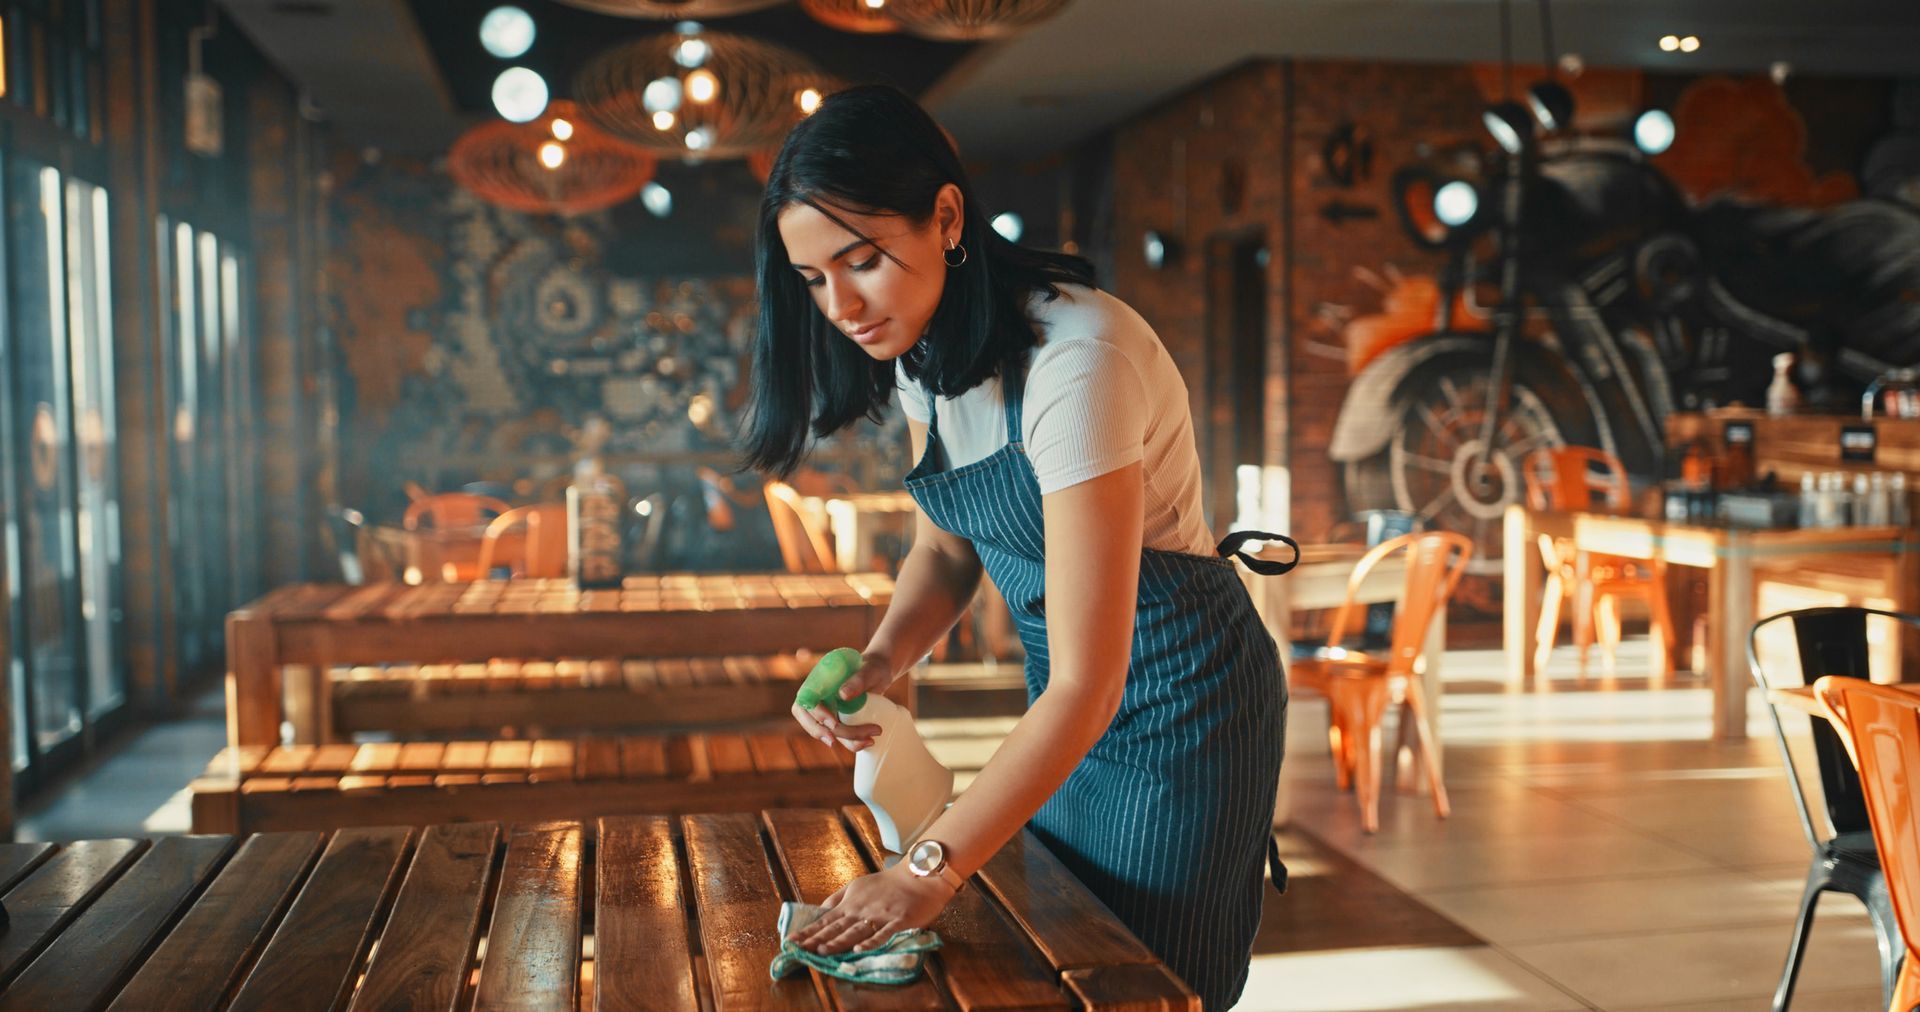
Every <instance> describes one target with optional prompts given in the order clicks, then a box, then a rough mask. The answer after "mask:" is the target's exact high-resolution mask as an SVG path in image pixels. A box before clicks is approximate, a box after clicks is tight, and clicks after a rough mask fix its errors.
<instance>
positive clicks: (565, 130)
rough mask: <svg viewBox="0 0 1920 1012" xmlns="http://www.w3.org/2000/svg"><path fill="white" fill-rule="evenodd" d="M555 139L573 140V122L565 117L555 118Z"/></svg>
mask: <svg viewBox="0 0 1920 1012" xmlns="http://www.w3.org/2000/svg"><path fill="white" fill-rule="evenodd" d="M553 139H554V140H557V141H568V140H572V139H573V124H572V123H569V122H567V121H566V120H563V119H558V118H556V119H554V121H553Z"/></svg>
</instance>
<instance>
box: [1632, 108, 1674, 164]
mask: <svg viewBox="0 0 1920 1012" xmlns="http://www.w3.org/2000/svg"><path fill="white" fill-rule="evenodd" d="M1673 135H1674V127H1673V117H1672V116H1670V115H1668V114H1667V111H1666V110H1665V109H1648V110H1647V111H1646V112H1643V113H1641V114H1640V118H1639V119H1637V120H1634V121H1633V143H1634V144H1635V145H1636V146H1637V147H1639V149H1640V150H1642V151H1645V152H1646V153H1647V154H1650V155H1657V154H1659V153H1660V152H1662V151H1665V150H1667V149H1668V148H1670V147H1672V146H1673Z"/></svg>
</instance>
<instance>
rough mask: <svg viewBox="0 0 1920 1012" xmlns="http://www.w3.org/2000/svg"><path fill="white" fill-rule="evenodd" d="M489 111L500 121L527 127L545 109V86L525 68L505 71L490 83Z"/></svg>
mask: <svg viewBox="0 0 1920 1012" xmlns="http://www.w3.org/2000/svg"><path fill="white" fill-rule="evenodd" d="M493 107H494V108H495V109H497V110H499V112H500V116H501V118H502V119H505V120H507V121H509V122H512V123H531V122H532V121H533V120H534V119H535V118H537V117H538V116H539V115H540V114H541V113H542V112H544V111H545V110H546V108H547V82H546V79H545V78H543V77H541V76H540V75H539V74H536V73H534V72H533V71H531V70H528V69H527V68H525V67H508V68H507V69H505V70H503V71H501V72H500V76H499V77H496V78H494V79H493Z"/></svg>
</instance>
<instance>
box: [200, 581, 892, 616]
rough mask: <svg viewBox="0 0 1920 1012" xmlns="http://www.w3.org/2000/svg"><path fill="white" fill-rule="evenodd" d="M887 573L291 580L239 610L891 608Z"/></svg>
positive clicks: (476, 612) (419, 612)
mask: <svg viewBox="0 0 1920 1012" xmlns="http://www.w3.org/2000/svg"><path fill="white" fill-rule="evenodd" d="M892 595H893V579H892V577H889V576H887V575H886V574H885V573H830V574H820V575H814V574H793V573H666V574H657V575H647V576H629V577H627V578H626V579H625V580H623V581H622V582H621V585H620V586H619V587H617V588H607V589H604V590H581V589H580V588H578V587H576V586H574V584H573V582H572V581H570V580H564V579H515V580H481V581H476V582H473V583H427V584H403V583H376V584H366V585H364V586H349V585H346V584H321V583H302V584H290V585H288V586H285V587H281V588H279V589H278V590H275V591H272V592H271V593H269V594H267V595H266V596H265V597H262V598H260V599H259V600H257V601H255V602H253V603H252V604H249V605H246V606H245V607H242V608H240V609H237V611H236V614H246V615H248V616H250V617H257V618H266V619H270V620H272V621H274V622H276V623H281V622H332V623H337V622H382V621H418V620H421V619H435V618H453V617H459V616H483V617H485V616H504V615H562V616H564V615H595V614H607V613H619V614H623V615H639V614H658V613H672V612H717V611H745V610H749V609H763V608H766V609H782V608H785V609H794V608H821V607H835V606H842V605H845V606H852V607H859V608H868V607H873V606H875V605H881V606H884V605H885V604H886V603H887V601H888V600H890V599H891V597H892Z"/></svg>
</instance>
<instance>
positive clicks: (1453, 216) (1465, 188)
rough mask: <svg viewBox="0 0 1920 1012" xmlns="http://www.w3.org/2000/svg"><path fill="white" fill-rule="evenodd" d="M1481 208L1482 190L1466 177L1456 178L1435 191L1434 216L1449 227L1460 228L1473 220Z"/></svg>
mask: <svg viewBox="0 0 1920 1012" xmlns="http://www.w3.org/2000/svg"><path fill="white" fill-rule="evenodd" d="M1479 210H1480V191H1479V190H1476V189H1474V188H1473V184H1472V183H1469V182H1467V181H1466V180H1464V179H1456V180H1454V181H1453V182H1451V183H1447V184H1446V185H1444V186H1442V187H1440V188H1439V189H1438V190H1435V191H1434V193H1433V216H1434V217H1436V218H1438V219H1440V223H1441V224H1442V225H1445V226H1447V227H1448V228H1459V227H1460V226H1462V225H1465V224H1466V223H1467V222H1469V221H1472V220H1473V216H1474V214H1476V213H1477V212H1479Z"/></svg>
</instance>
